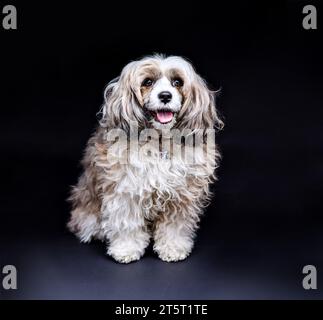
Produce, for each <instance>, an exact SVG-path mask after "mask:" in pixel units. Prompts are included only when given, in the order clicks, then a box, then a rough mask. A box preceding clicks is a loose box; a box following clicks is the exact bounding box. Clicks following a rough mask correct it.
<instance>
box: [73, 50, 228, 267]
mask: <svg viewBox="0 0 323 320" xmlns="http://www.w3.org/2000/svg"><path fill="white" fill-rule="evenodd" d="M174 72H177V74H180V75H181V77H182V78H183V79H184V84H183V86H182V87H181V88H179V89H178V90H177V89H176V90H177V91H176V90H175V89H172V88H170V90H173V91H172V92H173V95H178V96H177V101H181V104H180V105H179V106H178V105H177V106H173V110H175V111H176V113H175V112H174V119H173V120H172V122H171V124H168V125H167V124H160V123H157V122H156V121H155V120H154V119H149V117H147V108H154V106H152V102H151V101H152V100H153V97H152V95H153V90H157V89H158V88H157V83H158V81H157V80H156V88H157V89H156V88H151V89H149V90H148V89H145V88H142V85H141V83H142V81H143V79H144V78H145V77H147V75H152V74H153V75H154V76H155V78H156V79H159V78H161V77H163V76H164V75H166V76H164V79H167V76H168V77H171V74H172V73H174ZM165 81H166V80H165ZM165 83H166V82H165ZM166 84H167V83H166ZM104 99H105V100H104V104H103V106H102V109H101V112H100V114H101V116H102V118H101V120H100V126H99V127H98V128H97V130H96V132H95V133H94V135H93V136H92V137H91V138H90V139H89V141H88V144H87V147H86V151H85V155H84V158H83V160H82V165H83V168H84V172H83V174H82V175H81V177H80V178H79V181H78V184H77V185H76V186H74V187H73V188H72V192H71V197H70V201H71V202H72V206H73V210H72V212H71V219H70V221H69V223H68V227H69V229H70V230H71V231H72V232H74V233H75V234H76V235H77V236H78V237H79V239H80V240H81V241H82V242H89V241H90V240H91V239H93V238H95V239H100V240H103V241H106V242H107V244H108V251H107V253H108V254H109V255H111V256H112V257H113V258H114V259H115V260H116V261H118V262H122V263H129V262H131V261H134V260H138V259H140V257H141V256H142V255H143V254H144V251H145V248H146V247H147V245H148V244H149V241H150V238H151V237H152V238H153V240H154V250H155V251H156V252H157V254H158V255H159V257H160V258H161V259H162V260H164V261H168V262H169V261H179V260H183V259H185V258H186V257H187V256H188V255H189V254H190V252H191V250H192V248H193V242H194V236H195V231H196V229H197V228H198V223H199V220H200V216H201V214H202V213H203V209H204V208H205V206H206V205H207V203H208V201H209V199H210V190H209V185H210V183H211V182H212V181H214V180H215V174H214V172H215V169H216V167H217V166H218V162H219V159H220V154H219V151H218V150H217V147H216V145H215V144H214V143H213V144H211V146H208V147H207V148H206V146H207V145H206V142H205V134H206V131H207V130H208V129H213V128H214V127H217V128H221V127H222V126H223V123H222V121H221V120H220V118H219V117H218V115H217V111H216V108H215V100H214V92H212V91H210V90H209V89H208V88H207V86H206V84H205V82H204V81H203V79H202V78H201V77H200V76H199V75H197V74H196V72H195V71H194V69H193V67H192V66H191V64H190V63H189V62H187V61H186V60H184V59H183V58H181V57H173V56H171V57H164V56H160V55H155V56H152V57H145V58H143V59H142V60H139V61H134V62H131V63H129V64H128V65H127V66H126V67H125V68H124V69H123V70H122V72H121V75H120V77H118V78H117V79H114V80H113V81H111V82H110V83H109V85H108V86H107V88H106V90H105V93H104ZM174 99H175V98H174ZM170 106H171V104H170ZM171 107H172V106H171ZM176 108H177V109H176ZM133 123H134V124H135V125H136V127H137V128H138V130H139V134H140V137H141V139H139V142H138V140H137V142H138V148H137V149H136V152H138V151H139V154H140V155H141V157H138V156H137V153H136V155H135V151H133V150H132V149H131V148H129V144H128V143H126V144H124V145H123V147H121V148H120V144H119V148H115V145H116V144H115V141H111V140H109V139H108V136H109V134H110V132H111V130H112V129H122V130H123V131H124V132H125V136H126V138H127V139H128V142H129V137H130V136H131V130H132V129H131V127H132V124H133ZM170 126H171V127H170ZM147 128H155V129H157V130H159V131H158V132H159V133H160V132H161V131H162V132H163V133H165V132H168V133H169V132H170V130H171V129H176V130H179V131H180V132H185V130H189V131H188V132H190V134H187V135H184V137H185V138H187V139H189V136H190V135H191V134H192V132H194V133H197V134H198V132H200V131H202V134H201V135H202V136H203V137H202V140H201V141H202V143H201V144H197V143H195V144H188V145H187V146H186V151H185V152H187V150H188V154H193V153H194V161H186V160H187V159H186V160H185V159H183V157H182V156H181V152H179V153H178V152H175V151H174V146H176V145H177V147H179V149H181V148H182V141H181V139H180V140H179V141H177V142H176V141H175V140H174V141H173V149H167V150H168V153H167V154H168V156H167V158H164V157H161V156H160V148H161V144H162V142H161V140H160V137H159V136H158V135H157V136H153V135H152V137H151V139H150V140H149V141H148V139H144V138H142V135H141V133H143V132H144V130H145V129H147ZM130 140H131V138H130ZM135 140H136V139H134V141H135ZM193 149H194V151H193ZM147 150H149V156H148V153H147V152H148V151H147ZM202 155H204V156H202ZM121 159H123V160H124V161H120V160H121Z"/></svg>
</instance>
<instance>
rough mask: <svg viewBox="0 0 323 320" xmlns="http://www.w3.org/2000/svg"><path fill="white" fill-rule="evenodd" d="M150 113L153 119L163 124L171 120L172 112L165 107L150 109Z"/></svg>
mask: <svg viewBox="0 0 323 320" xmlns="http://www.w3.org/2000/svg"><path fill="white" fill-rule="evenodd" d="M151 115H152V116H153V117H154V119H155V121H158V122H159V123H162V124H165V123H169V122H171V121H172V120H173V117H174V112H172V111H170V110H167V109H165V110H157V111H151Z"/></svg>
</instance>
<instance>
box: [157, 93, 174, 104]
mask: <svg viewBox="0 0 323 320" xmlns="http://www.w3.org/2000/svg"><path fill="white" fill-rule="evenodd" d="M158 98H159V99H160V101H161V102H163V103H165V104H166V103H168V102H169V101H170V100H172V94H171V93H170V92H169V91H162V92H161V93H160V94H159V95H158Z"/></svg>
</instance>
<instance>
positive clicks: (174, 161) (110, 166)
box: [97, 144, 215, 216]
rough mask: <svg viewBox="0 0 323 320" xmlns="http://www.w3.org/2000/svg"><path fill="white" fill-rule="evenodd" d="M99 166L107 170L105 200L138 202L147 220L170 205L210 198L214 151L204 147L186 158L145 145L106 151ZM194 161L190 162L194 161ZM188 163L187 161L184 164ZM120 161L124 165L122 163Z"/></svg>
mask: <svg viewBox="0 0 323 320" xmlns="http://www.w3.org/2000/svg"><path fill="white" fill-rule="evenodd" d="M105 151H106V153H104V158H103V157H102V155H101V157H100V160H99V161H97V165H98V166H99V167H101V168H103V169H104V177H105V179H104V181H102V182H101V184H102V186H103V189H102V190H103V193H104V194H103V197H105V198H106V199H109V198H112V197H115V196H117V195H120V196H121V195H122V197H125V196H126V197H129V198H131V199H136V200H137V201H138V202H139V204H140V206H141V207H142V208H145V210H146V214H145V215H146V216H149V215H151V214H153V213H156V212H160V211H165V210H166V207H167V205H169V204H170V203H174V202H177V203H178V204H180V203H181V202H183V201H186V202H187V201H194V198H197V195H198V196H199V197H200V196H201V195H202V194H203V193H205V194H207V193H208V192H207V189H208V184H209V182H210V181H211V179H212V177H213V173H214V169H215V156H214V152H215V149H212V150H211V152H210V150H209V152H207V153H204V154H203V156H202V153H203V152H205V150H203V146H202V147H201V148H198V149H196V148H195V150H193V149H192V148H189V147H187V148H186V154H185V157H186V158H183V157H184V154H183V153H178V152H174V151H173V150H170V149H162V148H160V146H155V147H154V146H153V145H151V144H150V145H148V144H144V145H141V146H139V147H138V149H136V150H135V152H134V150H131V149H130V150H129V147H127V148H126V147H125V148H124V149H123V150H121V151H120V145H119V146H118V149H114V148H113V147H110V148H107V149H106V150H105ZM193 154H194V161H193V160H192V159H190V160H191V161H187V157H192V155H193ZM185 159H186V161H185ZM120 160H121V161H120Z"/></svg>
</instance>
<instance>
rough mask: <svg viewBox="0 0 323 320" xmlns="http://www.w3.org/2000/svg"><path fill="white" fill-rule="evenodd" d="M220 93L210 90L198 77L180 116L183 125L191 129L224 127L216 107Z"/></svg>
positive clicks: (195, 76)
mask: <svg viewBox="0 0 323 320" xmlns="http://www.w3.org/2000/svg"><path fill="white" fill-rule="evenodd" d="M217 93H218V91H216V92H214V91H211V90H209V89H208V87H207V85H206V83H205V81H204V80H203V79H202V78H201V77H200V76H199V75H198V74H195V75H194V79H193V81H192V83H191V86H190V88H189V92H188V95H187V98H186V101H185V102H184V105H183V108H182V110H181V112H180V114H179V116H180V117H181V121H182V125H183V126H184V127H186V128H189V129H213V128H216V129H219V130H221V129H222V128H223V126H224V123H223V121H222V120H221V119H220V117H219V115H218V112H217V110H216V105H215V97H216V94H217Z"/></svg>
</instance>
